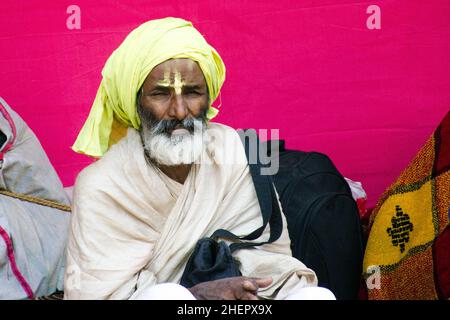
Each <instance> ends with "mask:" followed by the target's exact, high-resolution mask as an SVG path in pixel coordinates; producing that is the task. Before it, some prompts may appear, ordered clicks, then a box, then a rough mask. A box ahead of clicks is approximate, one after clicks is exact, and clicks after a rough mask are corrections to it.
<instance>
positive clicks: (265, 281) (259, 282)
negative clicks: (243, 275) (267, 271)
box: [255, 278, 273, 288]
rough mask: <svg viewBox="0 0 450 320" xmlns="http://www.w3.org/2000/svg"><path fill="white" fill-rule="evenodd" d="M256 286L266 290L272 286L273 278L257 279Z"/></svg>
mask: <svg viewBox="0 0 450 320" xmlns="http://www.w3.org/2000/svg"><path fill="white" fill-rule="evenodd" d="M255 281H256V285H257V286H258V288H265V287H268V286H270V285H271V284H272V281H273V279H272V278H259V279H258V278H255Z"/></svg>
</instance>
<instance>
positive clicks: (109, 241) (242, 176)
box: [65, 123, 317, 299]
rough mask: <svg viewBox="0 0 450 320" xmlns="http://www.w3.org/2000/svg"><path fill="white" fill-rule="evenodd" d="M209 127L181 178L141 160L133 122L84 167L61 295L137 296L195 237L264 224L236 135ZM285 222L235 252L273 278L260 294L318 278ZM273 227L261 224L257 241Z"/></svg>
mask: <svg viewBox="0 0 450 320" xmlns="http://www.w3.org/2000/svg"><path fill="white" fill-rule="evenodd" d="M207 134H208V136H209V137H210V138H211V137H213V138H211V139H210V140H209V141H210V143H209V144H208V145H207V146H205V148H204V151H203V154H202V161H201V163H200V164H194V165H193V166H192V168H191V171H190V173H189V175H188V177H187V179H186V181H185V183H184V184H179V183H178V182H176V181H174V180H172V179H170V178H168V177H167V176H166V175H165V174H163V173H162V172H161V171H160V170H158V169H156V168H155V167H154V166H151V165H149V164H148V163H147V162H146V160H145V157H144V151H143V147H142V143H141V139H140V136H139V133H138V132H137V131H136V130H134V129H129V130H128V134H127V136H126V137H125V138H123V139H122V140H121V141H119V143H117V144H116V145H114V146H112V147H111V149H110V150H109V151H108V152H107V153H106V154H105V156H104V157H103V158H102V159H100V160H99V161H97V162H95V163H94V164H92V165H90V166H89V167H87V168H86V169H84V170H83V171H82V172H81V173H80V175H79V176H78V178H77V181H76V185H75V190H74V203H73V215H72V222H71V231H70V236H69V243H68V247H67V259H68V262H67V264H68V269H67V272H66V277H65V299H133V298H134V297H135V296H137V295H139V292H142V290H144V289H146V288H149V287H150V286H153V285H155V284H158V283H166V282H172V283H179V281H180V279H181V275H182V273H183V270H184V267H185V265H186V262H187V260H188V258H189V255H190V254H191V252H192V250H193V248H194V246H195V244H196V242H197V240H198V239H200V238H202V237H205V236H210V235H211V234H212V233H213V232H214V231H215V230H217V229H220V228H224V229H227V230H229V231H231V232H233V233H235V234H237V235H242V236H243V235H247V234H249V233H250V232H252V231H254V230H255V229H256V228H258V227H260V226H261V225H262V217H261V213H260V208H259V204H258V200H257V197H256V193H255V189H254V186H253V181H252V178H251V175H250V172H249V169H248V165H247V160H246V157H245V152H244V148H243V145H242V142H241V140H240V138H239V135H238V134H237V132H236V131H235V130H234V129H232V128H229V127H227V126H224V125H220V124H215V123H211V124H210V125H209V129H208V130H207ZM230 159H233V161H230ZM283 222H284V226H283V233H282V235H281V237H280V239H279V240H277V241H276V242H274V243H272V244H267V245H263V246H261V247H257V248H255V249H242V250H238V251H237V252H235V253H233V256H234V257H235V259H236V260H237V261H238V262H239V263H240V270H241V272H242V274H243V275H244V276H250V277H269V276H270V277H272V278H273V283H272V284H271V285H270V286H269V287H267V288H264V289H261V290H260V291H259V293H258V295H259V296H260V297H262V298H269V299H273V298H277V299H283V298H285V297H286V296H287V295H288V294H289V292H290V291H291V290H293V289H296V288H299V287H305V286H316V285H317V278H316V276H315V274H314V272H313V271H312V270H310V269H308V268H307V267H305V265H303V264H302V263H301V262H300V261H298V260H296V259H295V258H293V257H292V256H291V251H290V241H289V236H288V232H287V227H286V221H285V220H284V221H283ZM269 233H270V230H269V227H267V228H266V230H265V232H264V234H263V235H262V236H261V238H260V239H259V240H267V239H268V237H269Z"/></svg>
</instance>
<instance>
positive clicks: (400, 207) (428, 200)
mask: <svg viewBox="0 0 450 320" xmlns="http://www.w3.org/2000/svg"><path fill="white" fill-rule="evenodd" d="M449 215H450V112H449V113H447V115H446V116H445V117H444V119H443V120H442V122H441V123H440V125H439V126H438V128H437V129H436V130H435V131H434V133H433V135H432V136H431V137H430V138H429V139H428V140H427V142H426V143H425V145H424V146H423V147H422V148H421V149H420V151H419V153H418V154H417V155H416V157H415V158H414V159H413V161H412V162H411V163H410V164H409V166H408V167H407V168H406V169H405V170H404V171H403V172H402V173H401V175H400V176H399V177H398V179H397V180H396V181H395V183H394V184H392V185H391V186H390V187H389V188H388V189H387V190H386V191H385V193H384V194H383V196H382V197H381V198H380V200H379V201H378V204H377V206H376V208H375V209H374V211H373V214H372V215H371V218H370V232H369V238H368V242H367V247H366V253H365V257H364V269H363V270H365V271H366V273H365V275H364V276H365V278H366V279H368V281H367V283H368V288H367V289H368V290H367V291H368V298H369V299H374V300H381V299H382V300H385V299H389V300H397V299H408V300H409V299H420V300H422V299H449V298H450V226H449Z"/></svg>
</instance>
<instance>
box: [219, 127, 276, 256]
mask: <svg viewBox="0 0 450 320" xmlns="http://www.w3.org/2000/svg"><path fill="white" fill-rule="evenodd" d="M246 136H247V135H245V134H244V135H243V144H244V148H245V155H246V156H247V161H248V162H249V164H248V166H249V170H250V174H251V176H252V179H253V184H254V186H255V191H256V195H257V197H258V202H259V206H260V208H261V214H262V218H263V225H262V226H261V227H260V228H258V229H256V230H255V231H253V232H252V233H250V234H249V235H247V236H243V237H238V236H237V235H235V234H234V233H232V232H230V231H228V230H225V229H219V230H216V231H215V232H214V233H213V235H212V236H211V238H226V239H232V240H238V241H239V240H255V239H257V238H259V237H260V236H261V235H262V234H263V232H264V230H265V229H266V227H267V224H269V225H270V237H269V240H268V241H263V242H241V241H240V242H236V243H232V244H231V245H230V250H231V251H232V252H233V251H235V250H238V249H242V248H249V247H254V246H260V245H263V244H266V243H271V242H274V241H276V240H277V239H278V238H279V237H280V236H281V232H282V231H283V220H282V218H281V209H280V206H279V204H278V200H277V196H276V192H275V188H274V185H273V182H272V179H271V177H270V176H269V175H261V168H262V167H263V165H262V164H261V163H260V160H259V156H257V157H256V163H251V162H252V161H251V159H252V157H250V143H252V141H249V140H247V139H245V137H246ZM254 137H256V143H257V148H256V152H257V154H258V155H259V149H260V146H261V145H260V143H259V140H258V138H257V135H256V133H255V134H254Z"/></svg>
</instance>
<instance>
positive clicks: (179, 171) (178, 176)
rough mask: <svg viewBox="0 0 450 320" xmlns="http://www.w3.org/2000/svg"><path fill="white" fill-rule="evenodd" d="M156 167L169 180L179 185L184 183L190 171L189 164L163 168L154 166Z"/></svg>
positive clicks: (158, 165)
mask: <svg viewBox="0 0 450 320" xmlns="http://www.w3.org/2000/svg"><path fill="white" fill-rule="evenodd" d="M156 166H157V167H158V168H159V169H160V170H161V171H162V172H163V173H164V174H165V175H166V176H168V177H169V178H170V179H172V180H175V181H177V182H179V183H181V184H184V182H185V181H186V179H187V177H188V175H189V171H190V170H191V166H192V165H191V164H181V165H177V166H165V165H161V164H156Z"/></svg>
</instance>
